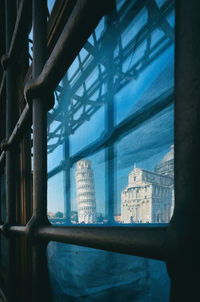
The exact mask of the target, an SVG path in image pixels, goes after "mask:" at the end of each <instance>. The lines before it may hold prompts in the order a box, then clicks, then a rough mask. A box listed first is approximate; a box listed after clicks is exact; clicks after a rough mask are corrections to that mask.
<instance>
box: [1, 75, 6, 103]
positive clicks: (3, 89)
mask: <svg viewBox="0 0 200 302" xmlns="http://www.w3.org/2000/svg"><path fill="white" fill-rule="evenodd" d="M5 84H6V73H5V71H4V73H3V76H2V80H1V87H0V103H1V98H2V96H3V92H4V91H5Z"/></svg>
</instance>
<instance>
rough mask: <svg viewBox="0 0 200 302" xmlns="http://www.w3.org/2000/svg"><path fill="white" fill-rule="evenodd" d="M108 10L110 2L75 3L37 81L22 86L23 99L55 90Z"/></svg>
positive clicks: (84, 0)
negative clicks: (23, 91) (23, 89)
mask: <svg viewBox="0 0 200 302" xmlns="http://www.w3.org/2000/svg"><path fill="white" fill-rule="evenodd" d="M109 6H110V1H106V0H103V1H99V0H95V1H94V0H81V1H80V0H79V1H77V4H76V6H75V7H74V9H73V11H72V13H71V15H70V17H69V19H68V21H67V23H66V25H65V27H64V29H63V31H62V34H61V35H60V37H59V39H58V41H57V43H56V45H55V47H54V49H53V51H52V53H51V55H50V57H49V59H48V60H47V62H46V64H45V66H44V68H43V70H42V72H41V73H40V74H38V75H37V78H35V79H34V80H33V81H29V82H28V83H27V84H26V86H25V97H26V98H27V99H32V98H33V97H35V96H36V97H37V96H38V95H41V94H42V95H45V92H46V93H47V92H49V88H51V89H52V91H53V90H55V88H56V86H57V85H58V83H59V81H60V80H61V78H62V77H63V76H64V74H65V73H66V70H67V69H68V68H69V66H70V64H71V62H72V61H73V59H74V58H75V57H76V55H77V54H78V52H79V50H80V49H81V47H82V46H83V45H84V43H85V41H86V40H87V38H88V37H89V35H90V33H91V32H92V31H93V30H94V28H95V27H96V25H97V24H98V22H99V21H100V19H101V18H102V16H103V15H104V13H105V11H106V10H108V7H109ZM91 11H92V12H93V13H92V14H91ZM63 62H64V63H65V64H63Z"/></svg>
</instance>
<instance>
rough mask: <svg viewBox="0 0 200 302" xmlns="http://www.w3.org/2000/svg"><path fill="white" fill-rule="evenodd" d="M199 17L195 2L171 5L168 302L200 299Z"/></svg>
mask: <svg viewBox="0 0 200 302" xmlns="http://www.w3.org/2000/svg"><path fill="white" fill-rule="evenodd" d="M199 12H200V3H199V1H196V0H191V1H180V0H177V1H176V27H175V28H176V29H175V211H174V216H173V218H172V220H171V222H170V224H169V228H168V232H167V233H168V236H167V242H166V259H167V267H168V272H169V275H170V277H171V301H197V300H199V299H200V294H199V271H200V258H199V255H200V238H199V212H200V203H199V196H200V186H199V171H200V161H199V155H200V140H199V133H200V120H199V117H200V115H199V112H200V102H199V99H200V85H199V79H200V59H199V54H200V40H199V28H200V15H199Z"/></svg>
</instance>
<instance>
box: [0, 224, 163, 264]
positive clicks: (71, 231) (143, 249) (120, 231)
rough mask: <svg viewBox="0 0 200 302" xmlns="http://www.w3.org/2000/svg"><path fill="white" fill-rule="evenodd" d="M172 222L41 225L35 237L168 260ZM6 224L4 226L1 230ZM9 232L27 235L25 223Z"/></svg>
mask: <svg viewBox="0 0 200 302" xmlns="http://www.w3.org/2000/svg"><path fill="white" fill-rule="evenodd" d="M167 227H168V224H148V225H146V224H138V225H134V226H127V225H120V226H112V227H108V226H105V225H98V226H94V225H92V226H84V225H83V226H76V225H74V226H67V227H57V226H38V227H36V228H35V229H34V232H33V236H34V237H35V238H37V239H41V240H45V241H58V242H63V243H70V244H75V245H82V246H87V247H92V248H97V249H102V250H108V251H114V252H118V253H123V254H130V255H136V256H141V257H148V258H153V259H158V260H163V261H164V260H165V236H166V232H167ZM1 229H2V226H0V230H1ZM7 231H8V232H10V233H12V234H15V235H24V236H27V235H28V233H27V229H26V227H25V226H10V227H8V230H7Z"/></svg>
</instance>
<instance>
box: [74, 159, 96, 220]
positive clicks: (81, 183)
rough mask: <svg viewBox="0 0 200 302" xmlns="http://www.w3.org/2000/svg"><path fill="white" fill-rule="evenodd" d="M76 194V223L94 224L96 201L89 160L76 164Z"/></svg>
mask: <svg viewBox="0 0 200 302" xmlns="http://www.w3.org/2000/svg"><path fill="white" fill-rule="evenodd" d="M76 194H77V203H78V222H79V223H96V200H95V190H94V173H93V170H92V168H91V162H90V161H89V160H85V159H84V160H80V161H78V162H77V169H76Z"/></svg>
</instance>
